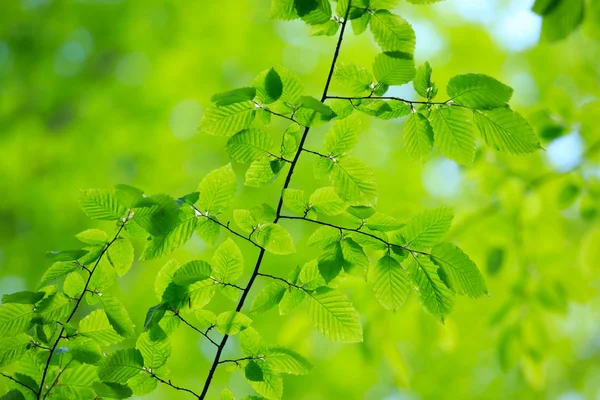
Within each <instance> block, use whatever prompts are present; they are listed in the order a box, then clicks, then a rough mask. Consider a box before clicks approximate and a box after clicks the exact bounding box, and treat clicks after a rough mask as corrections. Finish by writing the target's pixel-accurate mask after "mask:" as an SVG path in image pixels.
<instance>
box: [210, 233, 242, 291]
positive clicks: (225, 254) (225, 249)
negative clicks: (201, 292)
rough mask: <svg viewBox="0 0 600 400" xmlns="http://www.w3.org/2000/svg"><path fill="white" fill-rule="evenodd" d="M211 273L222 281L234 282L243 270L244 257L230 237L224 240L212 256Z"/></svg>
mask: <svg viewBox="0 0 600 400" xmlns="http://www.w3.org/2000/svg"><path fill="white" fill-rule="evenodd" d="M212 268H213V275H214V276H215V278H216V279H218V280H220V281H222V282H235V281H236V280H237V279H238V278H239V277H240V276H242V273H243V271H244V258H243V256H242V252H241V251H240V248H239V247H238V246H237V245H236V244H235V242H234V241H233V240H231V238H228V239H227V240H225V241H224V242H223V243H222V244H221V245H220V246H219V247H218V248H217V250H216V251H215V254H214V255H213V258H212Z"/></svg>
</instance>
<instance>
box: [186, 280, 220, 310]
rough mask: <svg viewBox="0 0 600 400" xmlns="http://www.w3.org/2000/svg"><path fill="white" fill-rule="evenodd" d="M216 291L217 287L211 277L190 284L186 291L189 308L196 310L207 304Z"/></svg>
mask: <svg viewBox="0 0 600 400" xmlns="http://www.w3.org/2000/svg"><path fill="white" fill-rule="evenodd" d="M216 292H217V287H216V286H215V282H213V281H212V279H207V280H204V281H200V282H196V283H194V284H192V285H190V287H189V293H188V296H189V303H190V304H189V307H190V310H196V309H198V308H202V307H204V306H205V305H207V304H208V303H209V302H210V301H211V300H212V298H213V297H214V295H215V293H216Z"/></svg>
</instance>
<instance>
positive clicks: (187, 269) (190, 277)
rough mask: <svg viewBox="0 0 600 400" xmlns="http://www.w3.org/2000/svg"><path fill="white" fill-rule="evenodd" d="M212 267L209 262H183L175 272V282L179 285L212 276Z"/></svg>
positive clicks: (189, 283)
mask: <svg viewBox="0 0 600 400" xmlns="http://www.w3.org/2000/svg"><path fill="white" fill-rule="evenodd" d="M211 272H212V268H211V266H210V264H209V263H207V262H206V261H202V260H194V261H190V262H188V263H185V264H183V265H182V266H181V267H180V268H178V269H177V271H175V273H174V274H173V282H175V283H176V284H177V285H182V286H184V285H191V284H192V283H195V282H198V281H202V280H205V279H208V278H210V274H211Z"/></svg>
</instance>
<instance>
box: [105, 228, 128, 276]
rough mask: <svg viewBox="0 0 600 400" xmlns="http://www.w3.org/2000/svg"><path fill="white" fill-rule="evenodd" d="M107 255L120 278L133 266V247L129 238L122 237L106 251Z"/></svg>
mask: <svg viewBox="0 0 600 400" xmlns="http://www.w3.org/2000/svg"><path fill="white" fill-rule="evenodd" d="M106 255H107V257H108V261H109V262H110V264H111V265H112V266H113V267H114V268H115V271H117V274H119V276H123V275H125V274H126V273H127V271H129V269H130V268H131V265H132V264H133V246H132V245H131V242H130V241H129V239H127V238H124V237H120V238H118V239H117V240H115V241H114V242H113V243H112V244H111V245H110V247H109V248H108V250H107V251H106Z"/></svg>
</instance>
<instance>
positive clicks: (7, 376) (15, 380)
mask: <svg viewBox="0 0 600 400" xmlns="http://www.w3.org/2000/svg"><path fill="white" fill-rule="evenodd" d="M0 375H2V376H3V377H5V378H6V379H10V380H11V381H13V382H15V383H18V384H19V385H21V386H23V387H25V388H27V389H29V390H31V391H32V392H33V393H34V394H35V395H36V396H37V395H38V392H36V390H35V389H34V388H32V387H29V386H28V385H26V384H24V383H23V382H21V381H18V380H17V379H15V378H13V377H12V376H10V375H6V374H5V373H2V372H0Z"/></svg>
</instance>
